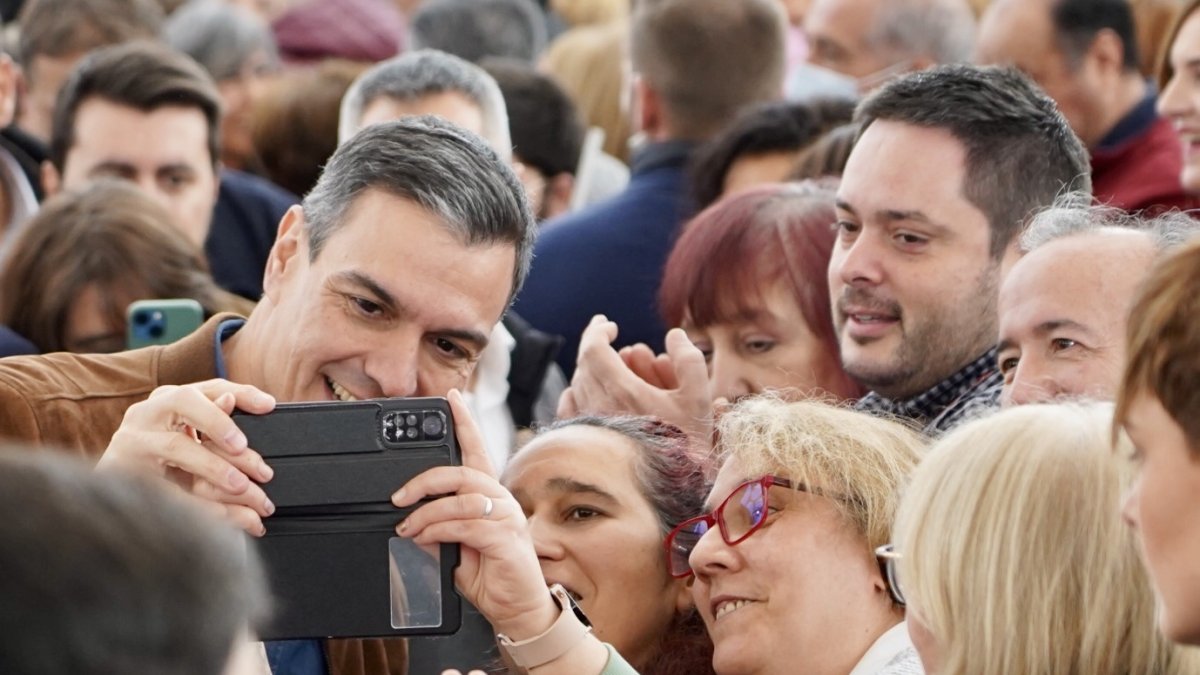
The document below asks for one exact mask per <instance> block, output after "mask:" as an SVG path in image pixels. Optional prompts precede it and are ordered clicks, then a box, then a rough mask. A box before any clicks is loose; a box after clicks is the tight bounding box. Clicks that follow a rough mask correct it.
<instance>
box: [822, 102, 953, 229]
mask: <svg viewBox="0 0 1200 675" xmlns="http://www.w3.org/2000/svg"><path fill="white" fill-rule="evenodd" d="M965 167H966V148H965V147H964V146H963V144H962V143H961V142H960V141H959V140H958V139H957V138H955V137H954V136H953V135H952V134H951V133H950V132H949V131H946V130H944V129H935V128H929V127H919V126H915V125H912V124H907V123H904V122H895V121H891V120H876V121H875V122H873V123H872V124H871V125H870V126H869V127H867V130H866V131H865V132H863V134H862V137H861V138H860V139H859V140H858V143H856V144H855V146H854V150H853V151H851V153H850V157H849V159H848V160H847V162H846V170H845V173H844V175H843V177H842V182H841V185H840V186H839V188H838V199H839V200H840V201H843V202H846V203H848V204H849V205H850V206H852V207H853V208H854V209H855V210H856V211H858V212H859V215H860V216H861V217H864V218H866V217H867V214H866V213H865V211H875V210H889V209H890V210H903V211H921V212H924V213H925V214H926V215H929V216H931V217H932V218H933V219H935V220H937V219H938V218H937V214H938V212H939V211H943V210H945V209H946V208H947V207H951V206H961V205H966V206H970V204H969V203H968V202H966V199H965V198H964V197H963V196H962V187H963V180H964V178H965V172H966V169H965ZM971 208H974V207H971ZM943 224H947V225H953V224H954V223H953V222H944V221H943Z"/></svg>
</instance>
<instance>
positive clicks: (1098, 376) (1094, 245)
mask: <svg viewBox="0 0 1200 675" xmlns="http://www.w3.org/2000/svg"><path fill="white" fill-rule="evenodd" d="M1197 232H1200V223H1197V222H1196V221H1195V220H1193V219H1192V218H1190V217H1188V216H1187V215H1185V214H1183V213H1169V214H1166V215H1162V216H1159V217H1157V218H1149V219H1147V218H1142V217H1138V216H1130V215H1126V214H1125V213H1123V212H1121V211H1119V210H1117V209H1115V208H1112V207H1103V206H1092V205H1091V200H1090V198H1089V197H1088V196H1087V195H1078V194H1076V195H1066V196H1064V197H1062V198H1060V199H1059V200H1058V201H1057V202H1056V204H1055V205H1054V206H1053V207H1051V208H1049V209H1047V210H1045V211H1043V212H1041V213H1039V214H1038V215H1037V216H1035V217H1034V219H1033V221H1032V223H1031V224H1030V225H1029V229H1028V230H1026V232H1025V233H1024V234H1023V235H1022V237H1021V249H1022V251H1024V255H1023V256H1022V258H1021V259H1020V260H1019V261H1017V263H1016V264H1015V265H1013V267H1012V270H1010V271H1009V273H1008V275H1007V277H1005V280H1004V283H1003V285H1002V286H1001V287H1000V302H999V312H1000V345H999V351H998V354H997V362H998V364H999V366H1000V371H1001V373H1002V374H1003V375H1004V389H1003V391H1002V392H1001V395H1000V400H1001V403H1002V404H1003V405H1023V404H1026V403H1037V402H1043V401H1049V400H1054V399H1059V398H1089V399H1098V400H1104V401H1107V400H1112V399H1113V397H1114V396H1115V394H1116V390H1117V386H1118V384H1119V382H1120V378H1121V367H1122V365H1123V363H1124V361H1125V326H1126V322H1127V320H1128V315H1129V309H1130V306H1131V304H1132V303H1133V296H1134V293H1135V291H1136V290H1137V288H1138V287H1139V286H1140V285H1141V283H1142V281H1143V280H1144V279H1145V277H1146V275H1147V274H1149V272H1150V268H1151V266H1152V265H1153V264H1154V262H1155V261H1156V260H1157V259H1158V258H1159V257H1161V256H1162V255H1163V254H1164V253H1165V252H1167V251H1169V250H1171V249H1173V248H1175V247H1176V246H1179V245H1180V244H1182V243H1184V242H1185V241H1187V240H1188V239H1190V238H1191V237H1193V236H1195V234H1196V233H1197Z"/></svg>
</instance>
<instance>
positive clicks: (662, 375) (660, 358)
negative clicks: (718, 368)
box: [654, 354, 707, 389]
mask: <svg viewBox="0 0 1200 675" xmlns="http://www.w3.org/2000/svg"><path fill="white" fill-rule="evenodd" d="M705 368H706V369H707V366H705ZM654 374H655V376H656V377H658V379H659V381H661V382H662V383H663V389H678V388H679V380H678V379H677V378H676V377H675V364H674V363H672V362H671V357H670V356H667V355H666V354H657V355H655V357H654Z"/></svg>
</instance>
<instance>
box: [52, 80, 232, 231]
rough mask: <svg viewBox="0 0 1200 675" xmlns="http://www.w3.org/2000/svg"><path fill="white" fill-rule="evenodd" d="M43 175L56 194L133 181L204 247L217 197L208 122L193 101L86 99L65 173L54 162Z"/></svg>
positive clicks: (66, 162)
mask: <svg viewBox="0 0 1200 675" xmlns="http://www.w3.org/2000/svg"><path fill="white" fill-rule="evenodd" d="M130 139H138V142H136V143H134V142H131V140H130ZM43 175H44V177H45V183H46V190H47V192H50V193H56V192H58V191H59V190H74V189H77V188H82V187H83V186H84V185H86V184H87V183H88V182H90V181H92V180H95V179H97V178H119V179H121V180H128V181H130V182H132V183H133V184H135V185H137V186H138V187H139V188H140V189H141V190H142V191H144V192H145V193H146V194H148V195H150V196H151V197H153V198H154V199H156V200H158V201H159V203H161V204H162V205H163V206H164V207H166V209H167V210H168V211H169V212H170V213H171V215H172V216H173V217H174V221H175V225H176V226H177V227H179V229H180V230H181V231H182V232H183V233H184V235H185V236H187V238H188V240H189V241H191V242H193V243H194V244H196V245H197V246H203V245H204V239H205V237H207V236H208V228H209V224H210V222H211V220H212V210H213V205H214V204H216V201H217V189H218V181H217V174H216V167H215V166H214V164H213V158H212V156H211V155H210V154H209V151H208V123H207V121H206V120H205V117H204V113H202V112H201V111H200V109H199V108H193V107H182V106H173V105H168V106H162V107H160V108H155V109H154V110H151V111H149V112H143V111H141V110H138V109H136V108H131V107H129V106H125V105H120V104H117V103H112V102H110V101H107V100H105V99H101V98H91V99H88V100H85V101H84V102H83V103H82V104H81V105H80V106H79V110H78V112H77V113H76V117H75V144H74V145H72V146H71V148H70V149H69V150H68V151H67V156H66V159H65V161H64V166H63V172H62V175H61V176H60V175H59V174H58V172H57V171H55V170H54V167H53V166H52V165H50V164H49V163H47V164H45V165H44V174H43Z"/></svg>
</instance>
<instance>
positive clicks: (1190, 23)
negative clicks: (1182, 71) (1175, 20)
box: [1171, 11, 1200, 66]
mask: <svg viewBox="0 0 1200 675" xmlns="http://www.w3.org/2000/svg"><path fill="white" fill-rule="evenodd" d="M1198 56H1200V11H1194V12H1192V13H1191V15H1189V16H1188V18H1187V19H1186V20H1185V21H1184V22H1183V23H1182V24H1180V26H1179V34H1178V35H1177V36H1176V37H1175V42H1174V43H1172V44H1171V61H1172V62H1174V63H1175V64H1176V65H1177V66H1182V65H1183V64H1184V62H1187V61H1190V60H1192V59H1195V58H1197V57H1198Z"/></svg>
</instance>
